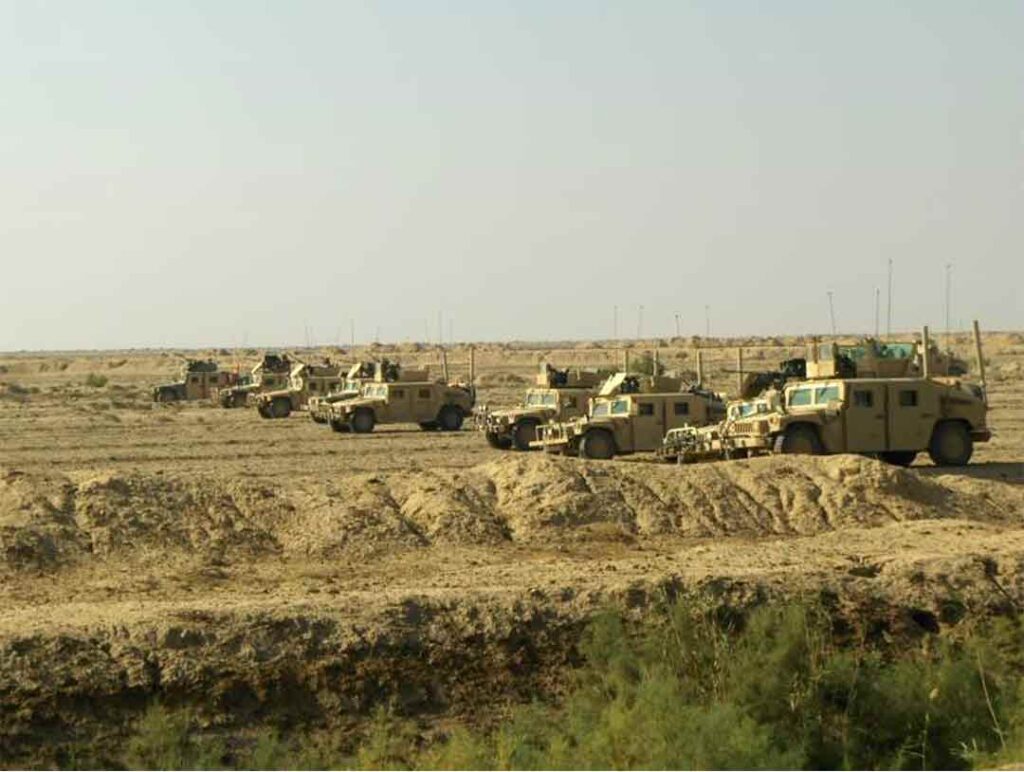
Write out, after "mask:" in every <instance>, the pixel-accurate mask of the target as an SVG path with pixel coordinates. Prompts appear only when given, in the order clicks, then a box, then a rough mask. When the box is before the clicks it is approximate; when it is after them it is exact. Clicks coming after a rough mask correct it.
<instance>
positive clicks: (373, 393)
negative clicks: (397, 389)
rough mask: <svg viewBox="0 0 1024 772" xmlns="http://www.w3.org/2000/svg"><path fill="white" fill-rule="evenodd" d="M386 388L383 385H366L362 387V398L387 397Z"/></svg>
mask: <svg viewBox="0 0 1024 772" xmlns="http://www.w3.org/2000/svg"><path fill="white" fill-rule="evenodd" d="M387 395H388V387H387V386H385V385H384V384H383V383H368V384H366V385H364V386H363V391H362V396H364V397H387Z"/></svg>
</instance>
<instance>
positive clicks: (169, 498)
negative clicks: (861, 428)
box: [0, 455, 1024, 570]
mask: <svg viewBox="0 0 1024 772" xmlns="http://www.w3.org/2000/svg"><path fill="white" fill-rule="evenodd" d="M1022 500H1024V494H1022V493H1021V491H1020V490H1019V489H1018V488H1017V487H1015V486H1012V485H1008V484H1003V483H997V482H992V481H987V482H986V484H985V485H984V486H980V485H977V484H975V483H973V481H971V480H968V479H964V480H961V479H959V478H956V477H953V476H945V477H940V478H926V477H922V476H920V475H918V474H917V473H915V472H913V471H910V470H904V469H899V468H896V467H892V466H888V465H886V464H882V463H880V462H877V461H873V460H870V459H865V458H860V457H855V456H839V457H834V458H766V459H758V460H753V461H750V462H744V463H723V464H706V465H700V466H691V467H682V468H679V467H670V466H658V465H654V464H606V463H604V464H603V463H589V464H588V463H582V464H581V463H578V462H575V461H572V460H567V459H560V458H545V457H537V456H535V455H533V456H525V455H516V456H509V457H506V458H503V459H501V460H499V461H496V462H493V463H489V464H484V465H481V466H477V467H474V468H472V469H469V470H467V471H465V472H450V471H442V472H435V473H428V472H408V473H391V474H357V475H344V474H339V475H338V477H336V478H334V479H330V480H326V481H324V482H323V483H322V484H317V485H315V486H308V485H307V486H305V487H288V486H282V485H280V484H271V483H269V482H263V481H250V480H224V479H220V478H217V477H214V476H210V477H191V476H188V477H185V476H174V475H159V474H157V475H154V474H149V475H143V474H113V473H103V474H97V475H91V476H90V475H78V476H75V477H74V478H69V477H65V476H42V475H35V474H21V473H19V472H17V471H13V470H7V471H4V472H0V565H6V567H7V568H8V569H13V570H18V569H25V568H30V569H40V568H58V567H60V566H65V565H69V564H74V563H78V562H81V561H97V560H101V561H102V560H119V559H123V560H128V559H139V558H142V559H161V560H167V559H169V558H170V557H172V556H175V555H184V556H195V555H199V554H205V555H215V556H220V557H224V558H225V559H231V560H233V561H235V560H245V559H253V558H256V557H259V556H271V555H277V556H285V557H288V556H310V557H318V558H326V557H331V556H336V555H344V554H364V555H365V554H373V553H377V552H381V551H393V550H395V549H401V548H409V547H413V548H415V547H427V546H432V545H434V546H437V545H442V546H444V545H478V546H498V545H501V544H507V543H531V542H538V541H545V542H546V541H550V540H558V539H560V538H564V537H573V538H577V537H582V538H585V535H586V529H587V527H590V526H595V525H607V526H614V527H615V528H617V529H619V530H621V531H622V532H623V533H626V534H632V535H638V536H661V535H669V534H671V535H679V536H687V537H716V536H734V535H743V536H765V535H791V534H801V535H813V534H817V533H822V532H826V531H832V530H835V529H840V528H847V527H855V526H877V525H883V524H886V523H891V522H901V521H909V520H919V519H922V518H960V519H967V520H975V521H982V522H1003V523H1013V522H1017V521H1018V520H1019V519H1020V517H1021V502H1022ZM576 532H579V533H576Z"/></svg>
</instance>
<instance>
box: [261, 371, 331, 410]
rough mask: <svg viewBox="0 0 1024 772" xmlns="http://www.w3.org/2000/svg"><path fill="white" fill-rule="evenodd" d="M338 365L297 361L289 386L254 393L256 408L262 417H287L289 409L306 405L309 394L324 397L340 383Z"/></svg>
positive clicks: (289, 379) (289, 378) (296, 408)
mask: <svg viewBox="0 0 1024 772" xmlns="http://www.w3.org/2000/svg"><path fill="white" fill-rule="evenodd" d="M341 378H342V373H341V367H340V366H339V365H334V364H331V363H330V362H324V363H323V364H319V365H312V364H307V363H305V362H300V363H299V364H297V365H295V366H294V367H293V368H292V371H291V373H290V374H289V376H288V387H287V388H285V389H277V390H275V391H265V392H263V393H261V394H257V395H256V396H255V399H254V401H255V405H256V411H257V412H258V413H259V414H260V416H261V417H262V418H287V417H288V416H290V415H291V414H292V411H294V410H299V409H301V408H304V407H305V406H306V401H307V400H308V399H309V398H310V397H312V396H318V395H323V396H326V395H328V394H330V393H332V392H336V391H338V389H339V387H340V386H341Z"/></svg>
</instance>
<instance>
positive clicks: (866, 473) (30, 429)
mask: <svg viewBox="0 0 1024 772" xmlns="http://www.w3.org/2000/svg"><path fill="white" fill-rule="evenodd" d="M940 342H946V341H941V340H940ZM949 342H950V344H951V345H952V347H953V348H954V350H956V351H957V352H958V353H959V354H960V355H961V356H963V357H964V358H965V359H966V360H967V361H969V362H972V367H973V354H972V350H971V344H970V341H969V339H968V338H967V336H965V335H958V336H955V337H954V338H952V339H951V341H949ZM803 343H804V342H803V341H802V340H800V339H796V338H772V339H744V340H716V341H708V340H704V341H693V340H689V339H687V340H682V339H675V340H660V341H633V342H630V343H628V344H621V343H619V344H612V343H589V344H570V343H558V344H537V343H534V344H526V343H523V344H502V345H499V344H492V345H479V346H477V347H476V351H477V357H476V359H477V372H478V378H477V382H478V385H479V396H478V402H480V403H486V404H488V405H490V406H496V407H497V406H502V405H511V404H513V403H514V402H515V401H516V400H517V399H518V397H519V395H520V394H521V392H522V390H523V389H524V388H525V386H526V385H527V383H528V381H529V380H530V379H531V378H532V376H533V374H534V373H535V372H536V369H537V367H538V364H539V363H541V362H544V361H548V362H551V363H552V364H555V365H559V366H567V365H578V366H609V365H612V364H614V363H616V362H618V361H620V358H621V348H622V346H623V345H628V346H629V347H630V348H631V350H632V352H633V355H634V356H635V355H639V354H640V352H642V351H645V350H649V349H651V348H652V347H654V346H657V347H658V349H659V356H660V358H661V361H662V362H664V363H665V364H666V365H667V366H668V367H670V368H675V369H677V370H679V371H682V372H689V371H692V369H693V361H694V356H693V352H694V347H695V345H697V344H699V345H700V346H701V347H702V348H703V350H704V356H705V362H706V367H707V368H708V371H709V372H710V381H711V385H712V386H714V387H715V388H718V389H720V390H724V391H730V390H733V389H734V388H735V386H734V384H735V380H736V376H735V374H733V373H730V372H728V370H729V368H732V367H734V366H735V359H734V356H735V355H734V351H735V347H736V346H737V345H742V346H743V347H744V353H745V362H746V364H747V366H748V367H753V366H768V367H771V366H774V365H775V363H777V362H778V361H780V360H782V359H784V358H786V357H788V356H791V355H794V354H799V353H801V352H802V347H803ZM259 353H260V352H258V351H256V350H245V351H236V350H231V351H227V350H209V351H201V352H184V351H181V352H172V351H116V352H115V351H105V352H60V353H33V352H18V353H7V354H0V597H2V599H3V600H2V601H0V714H2V715H3V716H4V720H3V722H2V725H0V762H2V763H3V764H5V765H10V764H17V763H33V764H39V763H49V762H51V761H52V760H54V759H56V758H57V754H58V753H59V752H60V749H61V747H62V744H68V743H71V742H72V741H73V740H75V739H76V738H78V739H80V738H81V737H82V736H83V735H88V736H90V737H93V738H95V742H96V743H99V744H102V743H103V742H105V741H107V740H108V739H109V738H112V737H116V736H117V735H118V733H120V732H123V731H124V727H125V726H126V725H127V723H128V722H130V720H131V719H132V717H133V716H137V715H138V713H139V712H140V711H141V710H142V709H143V708H144V707H145V705H146V704H148V703H149V702H150V701H151V700H153V699H154V698H160V699H161V700H164V701H167V702H170V703H172V704H179V705H194V706H197V708H198V709H200V710H201V712H202V715H203V716H204V720H206V721H208V722H209V724H210V725H211V726H214V727H216V726H225V727H227V726H232V725H237V724H239V723H245V722H247V721H261V720H279V719H282V718H284V719H287V720H295V721H300V720H301V721H309V722H314V723H320V724H322V725H326V726H333V727H337V728H338V729H339V731H344V730H346V729H347V728H351V727H354V726H357V725H358V724H359V722H360V721H362V720H364V719H365V717H366V716H367V715H368V714H369V712H370V711H371V710H372V708H373V707H374V706H375V705H378V704H381V703H382V702H385V701H388V702H390V703H392V704H397V705H398V706H399V707H400V708H401V709H402V710H403V711H405V712H406V713H409V714H417V715H422V716H427V717H429V718H430V720H433V721H436V722H439V723H443V722H445V721H448V720H452V719H455V718H467V717H468V718H470V719H471V720H486V717H487V715H489V714H491V713H493V712H495V711H497V710H500V709H501V707H502V706H504V705H507V704H509V703H511V702H516V701H523V700H529V699H531V698H532V697H534V696H535V695H537V694H540V693H557V691H558V689H559V688H560V686H561V684H562V679H563V678H564V674H565V672H566V670H567V667H568V666H569V665H571V664H572V663H573V662H574V659H575V657H576V655H575V653H574V643H575V640H576V638H577V636H578V635H579V632H580V629H581V627H582V626H583V624H584V623H585V621H586V620H587V618H588V617H589V616H591V615H592V614H593V613H594V612H595V611H596V610H598V609H601V608H603V607H606V606H609V605H615V606H618V607H621V608H627V609H630V610H632V611H633V612H635V613H637V614H641V613H643V609H644V608H646V607H648V606H649V605H651V604H654V603H658V602H660V601H661V600H663V599H665V598H671V597H675V596H678V595H680V594H686V595H694V596H699V597H703V598H706V599H709V600H710V601H711V602H716V603H722V604H750V603H756V602H758V600H759V599H762V598H766V597H773V596H801V595H808V596H814V597H818V598H822V597H827V598H828V599H829V602H830V603H832V604H834V606H835V608H836V609H837V613H859V614H870V615H872V616H873V617H874V618H875V619H876V620H877V623H878V625H879V626H880V627H881V628H884V629H885V630H886V631H888V632H889V633H891V634H894V635H895V634H906V635H913V634H915V633H916V631H924V630H935V629H941V628H943V627H945V626H951V625H956V624H957V622H958V621H959V620H960V619H961V618H962V617H963V616H964V614H965V613H968V612H970V611H979V612H985V611H986V610H992V611H998V610H999V609H1001V608H1007V607H1018V606H1019V605H1020V604H1021V603H1024V463H1022V461H1024V380H1022V375H1024V334H1019V333H988V334H986V335H985V354H986V358H987V362H988V366H987V370H988V385H989V398H990V407H991V412H990V416H989V423H990V426H991V427H992V429H993V431H994V437H993V439H992V441H991V442H989V443H987V444H984V445H979V446H978V447H977V448H976V452H975V456H974V459H973V461H972V463H971V464H970V466H968V467H967V468H963V469H945V468H935V467H934V466H932V465H931V463H930V462H929V461H928V460H927V458H926V456H924V455H922V456H921V457H920V458H919V459H918V461H917V462H916V464H915V465H914V466H913V467H911V468H910V469H901V468H896V467H892V466H887V465H885V464H882V463H880V462H878V461H875V460H873V459H869V458H862V457H857V456H836V457H827V458H820V457H817V458H808V457H780V458H761V459H752V460H748V461H730V462H720V463H713V464H699V465H692V466H685V467H677V466H671V465H664V464H660V463H657V461H656V460H655V459H654V458H653V457H649V456H644V455H637V456H633V457H629V458H627V459H624V460H621V461H613V462H581V461H578V460H576V459H570V458H561V457H548V456H546V455H545V454H542V453H515V452H502V451H497V450H493V449H491V448H489V447H488V446H487V444H486V443H485V442H484V440H483V438H482V436H480V435H479V434H478V433H477V432H475V431H473V430H472V429H471V428H470V427H468V426H467V427H466V428H465V429H464V430H463V431H461V432H458V433H451V434H446V433H438V432H422V431H420V430H419V429H418V428H417V427H415V426H381V427H378V428H377V430H376V431H375V432H374V433H373V434H370V435H350V434H338V433H334V432H331V431H330V430H328V429H327V428H325V427H323V426H319V425H316V424H314V423H312V422H311V421H310V420H309V419H308V417H307V416H306V415H305V413H297V414H294V415H293V416H291V417H290V418H288V419H285V420H262V419H260V418H259V417H258V416H257V415H256V413H255V411H253V410H251V409H235V410H224V409H221V408H219V407H217V406H215V405H213V404H211V403H208V402H194V403H177V404H166V405H163V404H161V405H154V404H153V403H152V401H151V399H150V388H151V387H152V386H153V385H155V384H157V383H159V382H164V381H169V380H173V379H174V376H175V375H176V372H177V369H178V363H179V361H180V357H181V356H182V355H189V356H211V357H214V358H216V359H218V360H219V361H220V362H221V363H222V364H232V365H237V366H239V367H240V368H241V369H243V370H245V369H248V367H250V366H251V365H252V364H253V363H254V362H255V361H256V359H257V357H258V354H259ZM299 353H300V355H302V356H304V357H309V358H312V357H313V356H315V355H317V354H328V355H330V356H332V357H334V358H335V359H337V360H340V361H355V360H359V359H364V358H366V357H367V356H368V355H372V356H386V357H390V358H391V359H393V360H398V361H400V362H402V363H403V364H407V365H410V366H414V365H430V366H431V367H432V368H433V370H434V372H435V373H436V372H437V371H438V370H437V367H436V365H437V354H436V352H435V351H433V350H432V349H431V348H430V347H426V346H422V345H416V344H404V345H395V346H381V345H379V346H375V347H370V348H360V349H357V350H344V351H342V350H337V349H330V350H328V349H323V350H322V351H318V352H313V351H301V352H299ZM449 359H450V363H451V366H452V370H453V372H454V373H455V374H463V375H464V374H465V362H466V359H467V348H466V347H465V346H454V347H452V348H451V349H450V352H449ZM90 376H93V377H90ZM89 384H92V385H89Z"/></svg>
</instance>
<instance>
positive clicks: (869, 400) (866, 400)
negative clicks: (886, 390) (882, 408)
mask: <svg viewBox="0 0 1024 772" xmlns="http://www.w3.org/2000/svg"><path fill="white" fill-rule="evenodd" d="M853 406H854V407H874V406H875V393H874V392H873V391H865V390H863V389H854V392H853Z"/></svg>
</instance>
